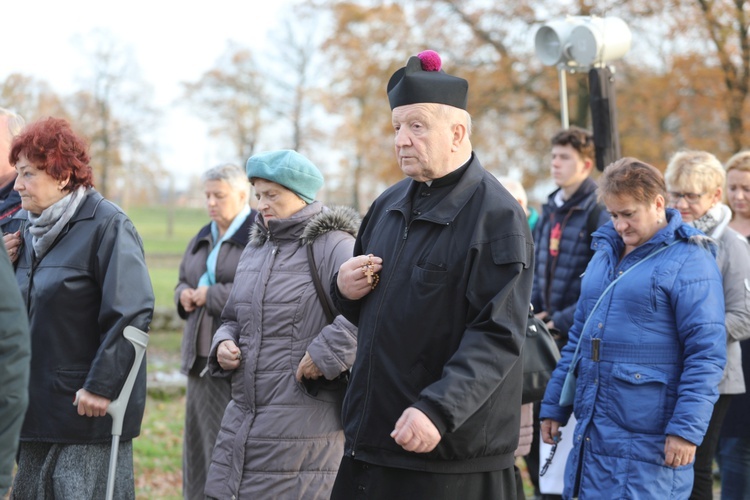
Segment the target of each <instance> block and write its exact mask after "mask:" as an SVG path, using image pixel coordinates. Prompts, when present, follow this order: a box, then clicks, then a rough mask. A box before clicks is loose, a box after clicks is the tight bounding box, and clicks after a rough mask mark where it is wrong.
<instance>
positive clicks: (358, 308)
mask: <svg viewBox="0 0 750 500" xmlns="http://www.w3.org/2000/svg"><path fill="white" fill-rule="evenodd" d="M441 65H442V63H441V61H440V57H439V55H438V54H436V53H435V52H432V51H425V52H422V53H421V54H419V56H415V57H411V58H410V59H409V61H408V62H407V64H406V66H405V67H403V68H400V69H399V70H398V71H396V72H395V73H394V74H393V76H392V77H391V79H390V81H389V82H388V87H387V92H388V99H389V101H390V106H391V110H392V122H393V131H394V141H395V151H396V157H397V160H398V163H399V166H400V167H401V170H402V171H403V172H404V174H405V175H406V176H407V178H406V179H404V180H402V181H400V182H398V183H397V184H395V185H393V186H391V187H390V188H389V189H387V190H386V191H385V192H384V193H383V194H381V195H380V196H379V197H378V198H377V199H376V200H375V202H374V203H373V204H372V206H371V207H370V209H369V211H368V213H367V215H366V216H365V218H364V220H363V222H362V226H361V228H360V230H359V234H358V236H357V240H356V244H355V247H354V257H353V258H352V259H350V260H348V261H347V262H346V263H344V264H343V265H342V266H341V268H340V270H339V273H338V275H337V277H336V278H335V279H334V281H333V283H332V290H331V291H332V295H333V297H334V302H335V304H336V306H337V307H338V309H339V311H340V312H341V313H342V314H343V315H344V316H345V317H346V318H347V319H349V320H350V321H352V322H353V323H354V324H357V325H358V327H359V334H358V348H357V360H356V362H355V364H354V367H353V369H352V373H351V378H350V382H349V387H348V389H347V393H346V398H345V400H344V407H343V412H342V418H343V423H344V431H345V435H346V445H345V452H344V457H343V459H342V462H341V468H340V470H339V473H338V476H337V479H336V483H335V485H334V491H333V495H332V499H334V500H343V499H346V500H350V499H353V498H372V499H380V498H386V499H388V500H394V499H397V498H405V499H406V498H408V499H420V498H424V499H428V498H429V499H441V498H445V499H456V498H461V499H462V500H468V499H489V498H492V499H494V500H497V499H511V498H513V499H515V498H516V482H515V478H514V471H513V463H514V459H513V451H514V450H515V449H516V446H517V445H518V429H519V412H520V407H521V390H522V367H521V362H520V359H519V354H520V350H521V347H522V344H523V341H524V332H525V327H526V316H527V311H528V307H529V299H530V295H531V285H532V269H533V259H534V257H533V256H534V251H533V243H532V238H531V235H530V233H529V227H528V224H527V222H526V217H525V215H524V213H523V210H522V209H521V207H520V205H519V204H518V202H517V201H516V200H515V199H514V198H513V197H512V196H511V195H510V194H509V193H508V192H507V191H506V190H505V189H504V188H503V187H502V186H501V185H500V183H499V182H498V181H497V179H495V177H494V176H493V175H492V174H490V173H488V172H487V171H486V170H485V169H484V168H483V167H482V166H481V164H480V163H479V160H478V159H477V157H476V155H475V154H474V153H473V151H472V147H471V142H470V140H469V135H470V132H471V117H470V116H469V114H468V112H467V111H466V104H467V94H468V83H467V82H466V80H464V79H462V78H458V77H456V76H452V75H449V74H446V73H445V72H444V71H442V69H441Z"/></svg>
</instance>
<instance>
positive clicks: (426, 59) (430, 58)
mask: <svg viewBox="0 0 750 500" xmlns="http://www.w3.org/2000/svg"><path fill="white" fill-rule="evenodd" d="M417 57H418V58H419V60H420V61H422V71H440V68H442V67H443V61H442V60H441V59H440V54H438V53H437V52H435V51H434V50H423V51H422V52H420V53H419V54H417Z"/></svg>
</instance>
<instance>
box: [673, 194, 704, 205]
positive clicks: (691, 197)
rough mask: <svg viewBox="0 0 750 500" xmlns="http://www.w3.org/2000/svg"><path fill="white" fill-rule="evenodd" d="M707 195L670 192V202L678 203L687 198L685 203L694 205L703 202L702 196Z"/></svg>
mask: <svg viewBox="0 0 750 500" xmlns="http://www.w3.org/2000/svg"><path fill="white" fill-rule="evenodd" d="M704 194H706V193H676V192H674V191H670V192H669V201H670V202H672V203H677V202H678V201H680V199H681V198H685V201H686V202H688V204H690V205H694V204H696V203H698V202H699V201H701V196H703V195H704Z"/></svg>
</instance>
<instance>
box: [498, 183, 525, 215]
mask: <svg viewBox="0 0 750 500" xmlns="http://www.w3.org/2000/svg"><path fill="white" fill-rule="evenodd" d="M495 177H497V180H498V181H500V184H502V185H503V187H504V188H505V189H507V190H508V192H509V193H510V194H512V195H513V198H515V199H517V200H518V203H520V204H521V206H522V207H523V209H524V210H526V208H527V207H528V205H529V199H528V197H527V196H526V190H525V189H524V188H523V185H522V184H521V183H520V182H518V181H517V180H515V179H511V178H510V177H505V176H497V175H496V176H495Z"/></svg>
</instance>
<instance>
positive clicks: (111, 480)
mask: <svg viewBox="0 0 750 500" xmlns="http://www.w3.org/2000/svg"><path fill="white" fill-rule="evenodd" d="M123 335H124V336H125V338H126V339H128V340H129V341H130V343H131V344H133V348H134V349H135V360H134V361H133V366H132V367H131V368H130V373H128V378H127V379H125V385H123V386H122V390H121V391H120V396H119V397H118V398H117V399H115V400H114V401H112V402H110V403H109V406H108V407H107V413H109V415H110V416H111V417H112V449H111V450H110V452H109V471H108V474H107V500H112V498H113V496H114V491H115V476H116V473H117V452H118V449H119V448H120V436H121V435H122V421H123V419H124V417H125V410H126V409H127V407H128V401H129V400H130V393H131V392H132V391H133V385H135V379H136V377H137V376H138V371H139V370H140V368H141V363H142V362H143V355H144V354H145V352H146V346H147V345H148V334H147V333H146V332H144V331H141V330H139V329H138V328H136V327H134V326H126V327H125V331H124V332H123Z"/></svg>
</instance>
